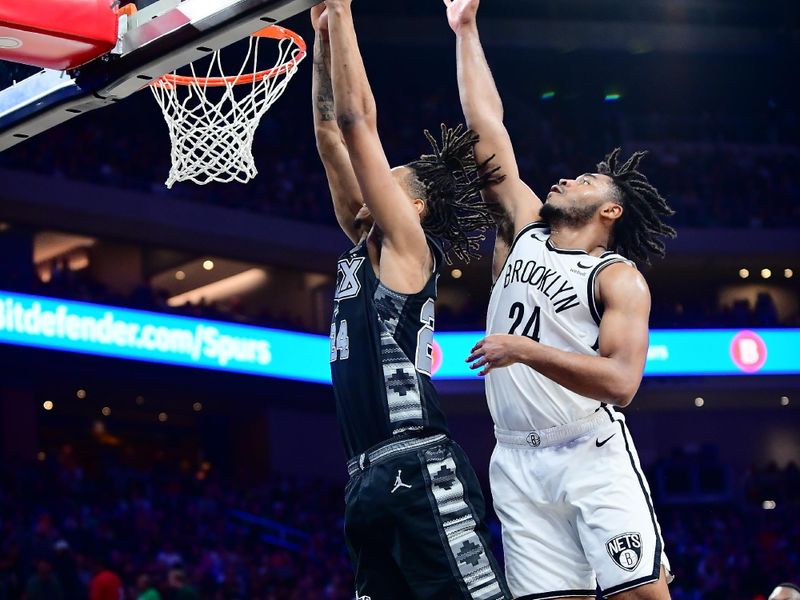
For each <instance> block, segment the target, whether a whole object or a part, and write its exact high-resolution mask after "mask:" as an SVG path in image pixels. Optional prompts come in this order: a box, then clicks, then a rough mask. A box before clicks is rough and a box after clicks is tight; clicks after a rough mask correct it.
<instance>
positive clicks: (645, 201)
mask: <svg viewBox="0 0 800 600" xmlns="http://www.w3.org/2000/svg"><path fill="white" fill-rule="evenodd" d="M619 155H620V149H619V148H615V149H614V150H612V151H611V152H610V153H609V154H608V156H606V158H605V160H604V161H603V162H601V163H599V164H598V165H597V171H598V172H599V173H601V174H603V175H607V176H608V177H610V178H611V180H612V181H613V182H614V186H615V187H616V192H617V199H618V201H619V203H620V204H621V205H622V207H623V208H624V209H625V210H624V211H623V213H622V216H621V217H620V219H619V221H617V223H616V225H615V226H614V232H613V241H612V245H613V246H614V249H615V250H616V251H617V252H619V253H620V254H622V255H623V256H626V257H627V258H630V259H631V260H633V261H635V262H637V263H642V264H650V256H651V255H655V256H658V257H663V256H664V242H663V240H662V239H661V238H674V237H675V230H674V229H673V228H672V227H670V226H669V225H667V224H666V223H664V222H663V220H662V218H663V217H670V216H672V215H674V214H675V211H673V210H672V209H671V208H670V207H669V205H668V204H667V201H666V200H665V199H664V198H662V197H661V194H659V192H658V190H657V189H656V188H654V187H653V186H652V185H651V184H650V182H649V181H648V180H647V177H645V176H644V174H642V173H640V172H639V171H638V170H637V167H638V166H639V163H640V162H641V161H642V159H643V158H644V157H645V156H646V155H647V151H639V152H634V153H633V154H632V155H631V156H630V158H628V160H627V161H625V162H624V163H623V164H621V165H620V159H619Z"/></svg>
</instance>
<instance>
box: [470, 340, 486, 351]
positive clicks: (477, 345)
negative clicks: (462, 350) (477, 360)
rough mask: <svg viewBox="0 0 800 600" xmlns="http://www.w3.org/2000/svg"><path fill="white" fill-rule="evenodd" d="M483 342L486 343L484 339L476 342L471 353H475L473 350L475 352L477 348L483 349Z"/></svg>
mask: <svg viewBox="0 0 800 600" xmlns="http://www.w3.org/2000/svg"><path fill="white" fill-rule="evenodd" d="M485 341H486V338H484V339H482V340H481V341H480V342H478V343H477V344H475V345H474V346H473V347H472V351H473V352H475V350H477V349H478V348H481V347H483V343H484V342H485Z"/></svg>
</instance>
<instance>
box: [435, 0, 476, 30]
mask: <svg viewBox="0 0 800 600" xmlns="http://www.w3.org/2000/svg"><path fill="white" fill-rule="evenodd" d="M443 2H444V5H445V6H446V7H447V21H448V23H450V28H451V29H452V30H453V31H454V32H455V33H459V32H460V31H461V28H462V27H464V26H467V25H474V24H475V22H476V21H477V19H478V5H479V4H480V3H481V0H443Z"/></svg>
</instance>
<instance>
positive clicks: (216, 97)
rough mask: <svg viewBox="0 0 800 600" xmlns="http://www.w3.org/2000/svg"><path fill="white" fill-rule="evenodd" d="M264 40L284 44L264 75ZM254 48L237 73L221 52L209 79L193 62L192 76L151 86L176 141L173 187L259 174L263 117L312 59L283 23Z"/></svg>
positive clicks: (253, 42)
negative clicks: (257, 141) (256, 145)
mask: <svg viewBox="0 0 800 600" xmlns="http://www.w3.org/2000/svg"><path fill="white" fill-rule="evenodd" d="M262 38H270V39H274V40H278V58H277V61H276V62H275V66H274V67H272V68H271V69H266V70H260V71H259V70H258V65H259V62H258V60H259V58H258V54H259V42H260V41H261V39H262ZM248 44H249V45H248V48H247V55H246V57H245V59H244V62H243V64H242V66H241V68H240V69H239V72H238V73H237V74H236V75H233V76H226V75H225V72H224V70H223V64H222V58H221V51H220V50H217V51H215V52H213V53H212V54H211V56H210V59H211V60H210V63H209V65H208V68H207V69H205V71H206V73H205V76H204V77H203V76H198V75H197V73H196V69H195V65H194V64H190V65H189V68H190V70H191V75H186V76H183V75H178V74H176V73H171V74H168V75H164V76H163V77H161V78H159V79H157V80H156V81H154V82H152V83H151V84H150V89H151V90H152V91H153V95H154V96H155V98H156V100H157V101H158V104H159V106H160V107H161V111H162V112H163V113H164V119H165V120H166V122H167V127H168V128H169V137H170V141H171V143H172V151H171V153H170V154H171V158H172V167H171V168H170V171H169V177H168V178H167V181H166V185H167V187H168V188H171V187H172V186H173V185H174V184H175V183H176V182H178V181H193V182H195V183H197V184H200V185H205V184H207V183H211V182H212V181H218V182H221V183H229V182H231V181H239V182H241V183H247V182H248V181H250V180H251V179H252V178H253V177H255V176H256V175H257V174H258V169H256V165H255V159H254V158H253V136H254V134H255V131H256V129H257V128H258V124H259V123H260V121H261V117H263V116H264V114H265V113H266V112H267V111H268V110H269V109H270V107H271V106H272V105H273V104H274V103H275V101H276V100H277V99H278V98H280V97H281V95H282V94H283V92H284V91H285V90H286V86H287V85H288V83H289V81H290V80H291V78H292V77H293V76H294V74H295V73H296V72H297V68H298V65H299V64H300V62H301V61H302V60H303V59H304V58H305V57H306V44H305V42H304V41H303V38H301V37H300V36H299V35H297V34H296V33H294V32H293V31H290V30H288V29H285V28H283V27H279V26H277V25H272V26H270V27H267V28H265V29H262V30H261V31H257V32H256V33H254V34H253V35H252V36H250V38H249V41H248Z"/></svg>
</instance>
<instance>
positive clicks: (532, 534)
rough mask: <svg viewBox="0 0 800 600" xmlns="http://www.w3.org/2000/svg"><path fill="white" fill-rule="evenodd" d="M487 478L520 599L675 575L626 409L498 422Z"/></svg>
mask: <svg viewBox="0 0 800 600" xmlns="http://www.w3.org/2000/svg"><path fill="white" fill-rule="evenodd" d="M495 435H496V437H497V446H496V447H495V450H494V453H493V454H492V460H491V465H490V468H489V477H490V482H491V488H492V497H493V499H494V508H495V511H496V512H497V514H498V516H499V517H500V522H501V524H502V528H503V550H504V552H505V561H506V576H507V578H508V586H509V588H511V592H512V594H513V595H514V597H515V598H517V599H518V600H522V599H526V600H529V599H534V598H535V599H537V600H542V599H545V598H562V597H570V596H572V597H575V596H591V597H592V598H594V596H595V588H596V586H597V585H599V586H600V588H601V589H602V591H603V595H604V596H610V595H612V594H616V593H619V592H623V591H625V590H629V589H632V588H635V587H637V586H640V585H644V584H646V583H651V582H653V581H656V580H658V578H659V574H660V571H661V567H662V566H663V567H664V568H665V570H666V573H667V577H668V579H671V573H670V569H669V562H668V561H667V557H666V555H665V554H664V541H663V539H662V537H661V530H660V528H659V525H658V521H657V520H656V515H655V512H654V510H653V501H652V499H651V497H650V488H649V487H648V485H647V481H645V478H644V474H643V473H642V468H641V465H640V464H639V457H638V456H637V454H636V449H635V448H634V447H633V441H632V440H631V436H630V433H629V432H628V428H627V426H626V424H625V418H624V416H623V415H622V414H621V413H618V412H615V411H613V410H611V409H609V408H605V407H604V408H602V409H600V410H598V411H597V412H595V413H594V414H592V415H590V416H588V417H585V418H584V419H581V420H579V421H576V422H574V423H569V424H567V425H563V426H559V427H553V428H551V429H545V430H541V431H526V432H523V431H519V432H516V431H505V430H501V429H497V428H495Z"/></svg>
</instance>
